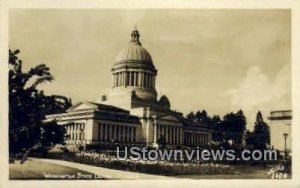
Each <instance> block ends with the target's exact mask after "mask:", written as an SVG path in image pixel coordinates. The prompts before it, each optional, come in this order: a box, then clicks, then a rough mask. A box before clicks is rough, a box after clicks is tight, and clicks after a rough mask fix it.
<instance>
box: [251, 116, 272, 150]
mask: <svg viewBox="0 0 300 188" xmlns="http://www.w3.org/2000/svg"><path fill="white" fill-rule="evenodd" d="M253 136H254V140H255V141H254V143H253V145H254V148H255V149H260V150H263V149H266V148H267V146H268V145H269V144H270V128H269V125H268V124H267V123H265V122H264V120H263V116H262V114H261V112H260V111H258V112H257V115H256V122H255V125H254V131H253Z"/></svg>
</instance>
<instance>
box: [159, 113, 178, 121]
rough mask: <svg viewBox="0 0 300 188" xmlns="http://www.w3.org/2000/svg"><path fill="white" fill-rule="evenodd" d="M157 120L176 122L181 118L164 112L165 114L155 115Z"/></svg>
mask: <svg viewBox="0 0 300 188" xmlns="http://www.w3.org/2000/svg"><path fill="white" fill-rule="evenodd" d="M157 119H158V120H160V121H176V122H181V119H179V118H178V117H176V116H174V115H172V114H166V115H162V116H159V117H157Z"/></svg>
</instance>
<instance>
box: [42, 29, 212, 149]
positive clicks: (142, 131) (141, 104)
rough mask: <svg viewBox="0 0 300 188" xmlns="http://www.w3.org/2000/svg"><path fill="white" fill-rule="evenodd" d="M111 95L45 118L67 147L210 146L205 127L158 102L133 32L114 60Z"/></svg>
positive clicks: (152, 71) (150, 68)
mask: <svg viewBox="0 0 300 188" xmlns="http://www.w3.org/2000/svg"><path fill="white" fill-rule="evenodd" d="M111 73H112V79H113V82H112V86H111V89H110V91H109V92H108V93H107V94H105V95H102V96H100V97H99V100H98V101H96V102H80V103H77V104H75V105H74V106H72V107H71V108H70V109H68V110H67V112H66V113H61V114H51V115H47V116H46V121H53V120H55V121H57V123H58V124H59V125H61V126H65V129H66V131H67V135H68V136H67V140H66V144H68V145H71V146H75V147H76V146H79V145H82V144H85V145H88V144H90V145H97V144H101V143H121V144H124V145H126V144H130V145H134V144H145V145H147V146H153V147H157V146H158V142H159V140H164V141H165V142H166V144H167V145H168V146H170V147H175V146H183V145H184V146H188V147H189V146H192V147H195V146H199V147H201V146H202V147H203V146H206V145H209V144H210V142H211V132H210V130H208V129H207V127H206V126H205V125H198V124H196V123H194V122H191V121H189V120H187V119H186V118H185V117H184V116H183V114H182V113H179V112H176V111H174V110H172V109H171V104H170V101H169V99H168V97H167V96H165V95H163V96H161V97H159V98H158V95H157V92H156V89H155V83H156V76H157V74H158V71H157V69H156V68H155V66H154V64H153V61H152V58H151V55H150V54H149V52H148V51H147V50H146V49H145V48H144V47H143V46H142V44H141V42H140V34H139V31H138V30H137V29H134V30H133V31H132V33H131V40H130V42H129V44H128V46H126V47H125V48H124V49H122V50H121V51H120V53H119V54H118V55H117V58H116V61H115V62H114V64H113V66H112V69H111Z"/></svg>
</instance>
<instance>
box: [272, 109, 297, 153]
mask: <svg viewBox="0 0 300 188" xmlns="http://www.w3.org/2000/svg"><path fill="white" fill-rule="evenodd" d="M268 119H269V120H270V137H271V139H270V145H271V147H272V148H274V149H277V150H279V151H281V152H284V151H285V149H286V150H287V151H288V152H290V151H291V146H292V130H291V127H292V125H291V122H292V111H291V110H284V111H272V112H271V113H270V117H268Z"/></svg>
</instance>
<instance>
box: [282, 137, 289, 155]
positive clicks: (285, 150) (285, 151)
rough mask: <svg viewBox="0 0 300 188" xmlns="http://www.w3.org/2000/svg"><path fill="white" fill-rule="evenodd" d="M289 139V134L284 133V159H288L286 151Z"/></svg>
mask: <svg viewBox="0 0 300 188" xmlns="http://www.w3.org/2000/svg"><path fill="white" fill-rule="evenodd" d="M287 137H288V134H287V133H283V138H284V157H285V159H286V158H287V151H286V139H287Z"/></svg>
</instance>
